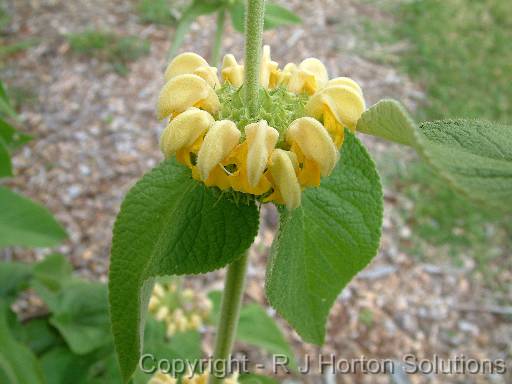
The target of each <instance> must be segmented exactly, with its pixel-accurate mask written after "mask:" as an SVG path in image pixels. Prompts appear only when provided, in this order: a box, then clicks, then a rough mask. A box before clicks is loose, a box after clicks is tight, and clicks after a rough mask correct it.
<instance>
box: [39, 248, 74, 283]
mask: <svg viewBox="0 0 512 384" xmlns="http://www.w3.org/2000/svg"><path fill="white" fill-rule="evenodd" d="M72 272H73V267H72V266H71V264H70V263H69V261H68V259H67V258H66V256H64V255H61V254H60V253H54V254H51V255H48V256H46V257H45V258H44V260H42V261H40V262H39V263H37V264H36V265H35V266H34V278H35V279H37V280H39V281H40V282H41V283H42V284H43V285H44V286H45V287H46V288H48V289H49V290H51V291H53V292H58V291H60V290H61V288H62V286H63V285H64V284H65V283H67V282H68V281H69V280H70V279H71V273H72Z"/></svg>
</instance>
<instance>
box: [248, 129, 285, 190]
mask: <svg viewBox="0 0 512 384" xmlns="http://www.w3.org/2000/svg"><path fill="white" fill-rule="evenodd" d="M245 139H246V141H247V144H248V147H249V149H248V152H247V178H248V181H249V185H250V186H251V187H255V186H256V185H257V184H258V182H259V181H260V178H261V176H262V175H263V172H264V171H265V168H267V163H268V160H269V156H270V154H271V153H272V150H273V149H274V147H275V146H276V143H277V140H278V139H279V132H278V131H277V130H276V129H274V128H272V127H269V126H268V124H267V122H266V121H265V120H261V121H259V122H257V123H253V124H248V125H247V126H246V127H245Z"/></svg>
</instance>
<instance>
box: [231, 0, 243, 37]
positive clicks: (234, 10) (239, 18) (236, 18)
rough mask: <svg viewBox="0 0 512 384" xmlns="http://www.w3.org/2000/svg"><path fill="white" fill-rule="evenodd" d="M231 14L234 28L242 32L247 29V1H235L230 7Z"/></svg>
mask: <svg viewBox="0 0 512 384" xmlns="http://www.w3.org/2000/svg"><path fill="white" fill-rule="evenodd" d="M229 16H230V17H231V24H232V25H233V28H234V29H235V30H236V31H237V32H240V33H244V29H245V1H238V2H235V3H234V4H233V5H232V6H231V7H229Z"/></svg>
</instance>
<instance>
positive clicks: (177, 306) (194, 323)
mask: <svg viewBox="0 0 512 384" xmlns="http://www.w3.org/2000/svg"><path fill="white" fill-rule="evenodd" d="M212 307H213V304H212V302H211V301H210V300H209V299H208V298H207V297H206V296H204V295H202V294H200V293H196V292H194V291H192V290H191V289H183V290H180V289H178V287H177V285H176V283H167V284H160V283H156V284H155V286H154V288H153V292H152V294H151V298H150V300H149V311H150V313H152V314H153V315H154V317H155V319H156V320H158V321H163V322H164V323H165V325H166V334H167V337H171V336H173V335H174V334H175V333H176V332H185V331H190V330H197V329H200V328H201V327H202V326H203V324H204V321H205V320H206V319H207V318H208V316H209V314H210V312H211V310H212Z"/></svg>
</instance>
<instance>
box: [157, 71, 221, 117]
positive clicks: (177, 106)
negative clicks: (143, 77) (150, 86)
mask: <svg viewBox="0 0 512 384" xmlns="http://www.w3.org/2000/svg"><path fill="white" fill-rule="evenodd" d="M190 107H199V108H201V109H204V110H206V111H208V112H210V113H212V114H213V113H216V112H217V111H218V109H219V107H220V104H219V98H218V97H217V94H216V93H215V91H214V90H213V88H212V87H210V86H209V85H208V83H207V82H206V81H205V80H203V79H202V78H200V77H199V76H197V75H178V76H176V77H173V78H172V79H171V80H169V81H168V82H167V83H165V85H164V86H163V88H162V90H161V91H160V95H159V96H158V117H159V118H160V119H163V118H164V117H168V116H171V115H174V114H178V113H181V112H183V111H185V110H186V109H188V108H190Z"/></svg>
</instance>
